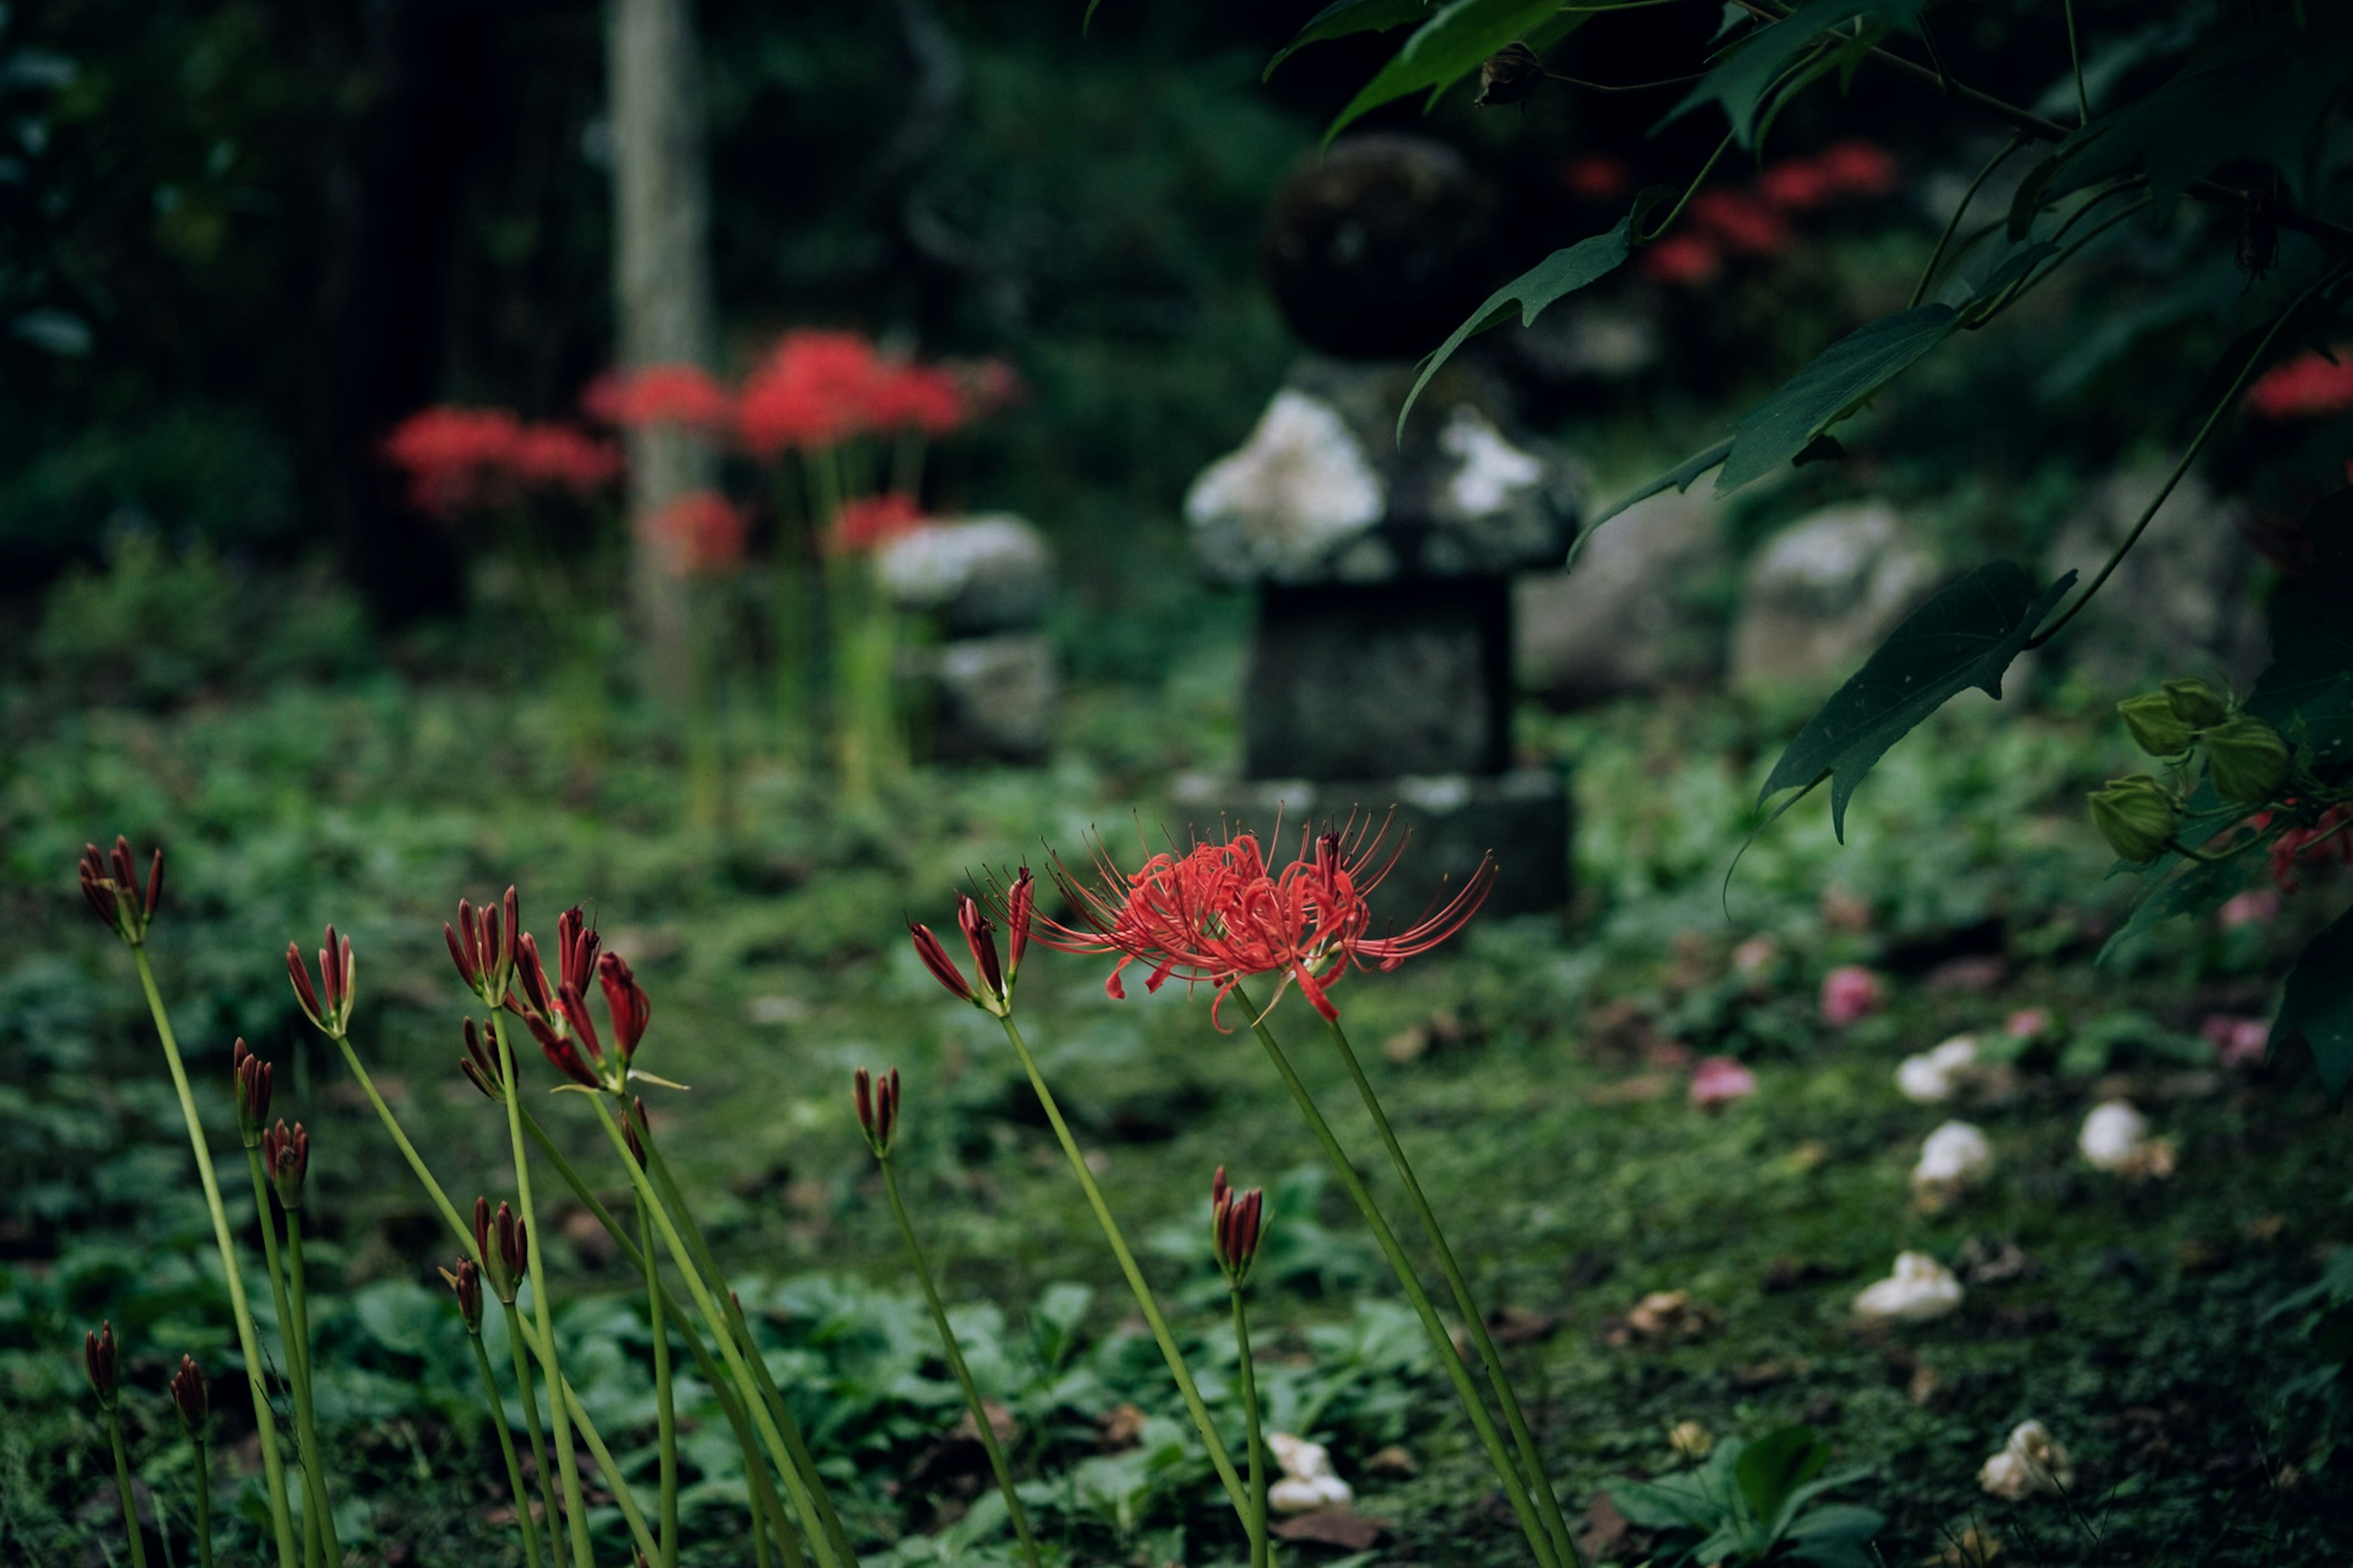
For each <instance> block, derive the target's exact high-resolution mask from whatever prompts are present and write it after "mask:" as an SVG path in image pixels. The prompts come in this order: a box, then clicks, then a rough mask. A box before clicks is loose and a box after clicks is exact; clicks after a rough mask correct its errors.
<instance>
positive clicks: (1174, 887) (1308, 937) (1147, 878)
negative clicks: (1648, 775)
mask: <svg viewBox="0 0 2353 1568" xmlns="http://www.w3.org/2000/svg"><path fill="white" fill-rule="evenodd" d="M1386 838H1387V826H1386V825H1384V826H1382V827H1380V828H1379V829H1377V830H1376V829H1374V828H1373V827H1372V826H1371V825H1370V824H1366V825H1364V826H1358V827H1356V828H1354V829H1353V830H1352V831H1349V832H1345V833H1325V834H1324V835H1322V836H1320V837H1318V836H1314V835H1312V834H1302V835H1301V841H1300V852H1299V856H1298V858H1296V859H1294V860H1293V861H1292V862H1291V864H1289V865H1288V866H1285V867H1283V868H1282V869H1281V870H1276V869H1273V868H1271V866H1270V865H1269V863H1268V862H1267V859H1266V858H1265V855H1264V853H1263V851H1262V850H1261V848H1260V846H1259V841H1258V839H1257V837H1256V836H1254V835H1252V834H1248V833H1238V834H1235V835H1234V836H1233V837H1230V838H1229V839H1227V840H1226V841H1225V842H1223V843H1201V844H1196V845H1195V846H1194V847H1192V848H1191V849H1189V850H1187V852H1185V853H1184V854H1181V855H1178V854H1173V853H1164V854H1159V855H1155V856H1153V857H1152V858H1150V859H1149V860H1147V861H1145V863H1144V865H1143V866H1142V867H1141V868H1138V869H1136V870H1135V871H1134V872H1130V873H1123V872H1121V871H1120V869H1119V868H1118V867H1117V866H1116V865H1115V864H1113V862H1112V860H1111V858H1110V857H1109V856H1108V854H1105V853H1099V854H1098V856H1097V860H1096V866H1095V871H1096V880H1095V882H1094V883H1093V884H1092V885H1090V884H1088V883H1086V882H1084V881H1082V880H1081V879H1078V878H1076V877H1073V876H1071V875H1070V874H1069V873H1068V871H1067V870H1066V869H1064V868H1061V867H1060V866H1057V868H1056V879H1057V880H1058V881H1060V883H1061V885H1062V889H1063V892H1064V894H1065V895H1066V896H1067V897H1068V898H1069V900H1070V901H1071V907H1072V908H1073V909H1074V910H1077V921H1078V923H1077V924H1075V925H1064V924H1061V923H1060V922H1058V921H1049V920H1044V919H1040V920H1039V921H1038V940H1039V941H1040V942H1044V943H1045V944H1046V945H1047V946H1049V947H1052V948H1056V949H1059V950H1060V951H1061V952H1083V953H1115V954H1117V955H1118V957H1119V962H1118V963H1116V964H1114V965H1113V968H1112V972H1111V974H1110V977H1109V978H1108V979H1107V980H1106V981H1105V982H1104V986H1103V988H1104V990H1106V991H1107V992H1109V993H1110V994H1112V995H1113V996H1114V997H1124V995H1126V994H1127V993H1126V991H1125V990H1124V987H1123V985H1122V983H1121V978H1120V975H1121V971H1123V970H1124V969H1125V968H1126V967H1127V966H1128V965H1129V964H1131V963H1144V964H1145V965H1147V966H1148V970H1149V973H1147V974H1146V976H1145V989H1146V990H1148V991H1156V990H1158V989H1159V988H1160V987H1161V986H1162V985H1164V984H1166V983H1167V982H1168V981H1169V980H1171V979H1177V980H1183V981H1186V982H1187V983H1202V984H1208V985H1210V986H1211V987H1212V988H1214V990H1215V992H1216V1000H1215V1002H1213V1003H1212V1005H1211V1007H1210V1016H1211V1018H1212V1019H1213V1020H1214V1019H1215V1018H1216V1016H1217V1010H1218V1006H1219V1005H1222V1004H1223V1003H1224V1001H1225V998H1226V996H1227V994H1229V993H1230V992H1231V991H1232V990H1233V988H1234V987H1235V986H1236V985H1238V984H1240V983H1241V982H1242V981H1243V980H1244V979H1246V978H1248V977H1250V976H1251V975H1256V974H1273V975H1277V976H1279V979H1278V982H1277V984H1276V987H1275V993H1274V994H1275V996H1276V997H1280V996H1281V995H1282V991H1283V989H1284V988H1286V987H1288V986H1290V985H1292V984H1297V985H1298V987H1299V989H1300V993H1301V994H1303V995H1304V996H1305V997H1306V998H1307V1000H1308V1002H1309V1003H1310V1004H1311V1005H1313V1006H1314V1008H1315V1010H1316V1011H1317V1012H1318V1013H1320V1014H1322V1015H1323V1016H1324V1017H1326V1018H1330V1019H1336V1018H1338V1017H1339V1016H1340V1014H1339V1009H1338V1008H1337V1007H1335V1006H1334V1005H1333V1003H1332V999H1331V996H1330V994H1329V991H1330V988H1331V986H1332V985H1333V984H1335V982H1337V981H1338V980H1339V978H1340V977H1341V976H1342V975H1343V974H1345V973H1347V972H1348V970H1349V969H1351V968H1366V967H1378V968H1381V969H1394V968H1396V967H1397V966H1398V964H1400V963H1404V962H1405V961H1406V960H1407V959H1408V958H1410V957H1412V956H1413V955H1415V954H1416V953H1420V952H1428V951H1429V950H1430V949H1431V948H1433V947H1436V946H1437V945H1438V944H1439V943H1440V942H1444V941H1446V940H1447V939H1448V938H1449V937H1451V936H1452V935H1453V934H1454V933H1455V932H1456V931H1460V930H1461V929H1462V926H1463V924H1464V923H1465V922H1466V921H1469V920H1470V919H1471V917H1472V915H1473V914H1475V913H1477V912H1478V909H1479V906H1480V904H1481V903H1482V902H1483V901H1484V900H1485V899H1486V896H1487V891H1488V889H1489V888H1490V887H1491V886H1492V885H1493V881H1494V864H1493V861H1492V860H1488V861H1482V862H1481V863H1480V867H1479V869H1478V871H1477V872H1476V873H1475V874H1474V875H1473V876H1472V878H1471V879H1470V880H1469V881H1468V882H1467V883H1466V884H1464V886H1463V887H1462V889H1461V891H1459V892H1458V893H1456V895H1455V896H1454V897H1453V898H1452V899H1451V900H1448V901H1447V902H1446V903H1445V904H1443V905H1441V906H1440V907H1438V908H1436V909H1433V910H1431V911H1430V912H1429V913H1427V914H1425V915H1424V916H1423V917H1422V919H1421V920H1420V921H1419V922H1417V923H1416V924H1415V925H1413V926H1412V927H1410V928H1409V929H1408V930H1406V931H1399V932H1396V933H1394V934H1392V935H1388V936H1382V937H1376V936H1374V935H1372V934H1371V933H1372V914H1371V910H1370V909H1369V907H1368V904H1367V900H1368V898H1369V896H1370V895H1371V893H1372V892H1373V890H1374V889H1376V888H1377V887H1378V886H1379V884H1380V881H1381V879H1382V878H1383V877H1385V876H1387V875H1388V869H1389V868H1390V867H1391V866H1392V865H1393V864H1395V862H1396V859H1397V852H1396V850H1394V849H1391V850H1387V851H1384V848H1383V845H1384V842H1385V840H1386ZM1268 1005H1270V1006H1271V1005H1272V998H1270V1000H1269V1003H1268Z"/></svg>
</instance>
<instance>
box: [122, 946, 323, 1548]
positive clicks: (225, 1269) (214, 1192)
mask: <svg viewBox="0 0 2353 1568" xmlns="http://www.w3.org/2000/svg"><path fill="white" fill-rule="evenodd" d="M131 957H132V962H133V963H136V964H137V965H138V968H139V985H140V989H141V990H142V991H144V992H145V993H146V994H147V1011H148V1013H149V1015H150V1016H152V1017H153V1019H154V1021H155V1037H156V1038H157V1039H159V1040H161V1041H162V1042H163V1044H164V1062H165V1063H166V1064H167V1065H168V1066H169V1067H170V1068H171V1069H172V1087H173V1089H174V1090H175V1091H177V1093H178V1094H179V1097H180V1115H181V1117H182V1118H183V1119H184V1120H185V1121H186V1122H187V1124H188V1142H189V1145H190V1146H191V1147H192V1148H193V1149H194V1150H195V1155H196V1176H197V1178H198V1180H199V1181H200V1182H202V1184H203V1185H204V1190H205V1206H206V1208H207V1209H209V1210H210V1211H211V1212H212V1221H213V1242H214V1245H215V1246H216V1247H218V1248H219V1250H220V1260H221V1273H222V1276H223V1277H224V1278H225V1279H227V1282H228V1304H229V1312H230V1315H231V1316H232V1317H233V1318H235V1319H236V1321H237V1353H238V1354H239V1355H241V1356H242V1357H244V1359H245V1385H246V1390H247V1392H248V1394H251V1395H252V1397H253V1423H254V1425H255V1426H257V1427H259V1429H260V1434H261V1469H262V1479H263V1482H264V1485H265V1488H266V1489H267V1491H268V1494H269V1524H270V1529H271V1531H273V1533H274V1534H275V1536H276V1538H277V1542H278V1562H279V1568H295V1563H296V1562H297V1561H298V1560H299V1558H300V1557H301V1551H300V1549H299V1548H298V1547H297V1546H296V1544H295V1536H294V1521H293V1517H292V1514H291V1513H290V1510H288V1508H287V1506H286V1467H285V1460H284V1459H283V1458H281V1457H280V1454H279V1452H278V1417H277V1416H276V1415H275V1414H273V1413H272V1412H271V1410H270V1408H269V1388H268V1386H267V1385H266V1384H265V1383H264V1381H263V1374H262V1370H261V1369H262V1362H261V1342H260V1336H259V1335H258V1334H257V1333H255V1332H254V1328H253V1311H252V1309H251V1308H249V1307H248V1305H247V1304H246V1300H245V1279H244V1278H243V1276H241V1275H240V1274H239V1273H238V1272H237V1243H236V1242H235V1240H234V1239H232V1238H231V1237H230V1236H229V1230H228V1210H227V1208H225V1207H224V1206H223V1205H222V1204H221V1195H220V1183H219V1181H218V1180H216V1178H215V1177H214V1175H213V1157H212V1151H211V1150H209V1149H208V1148H206V1145H205V1126H204V1122H203V1121H200V1120H199V1119H198V1118H197V1115H196V1097H195V1092H194V1091H193V1090H192V1089H189V1087H188V1069H187V1067H186V1065H185V1063H183V1062H182V1061H181V1059H180V1042H179V1039H178V1037H175V1036H174V1034H173V1033H172V1020H171V1018H170V1016H168V1015H166V1014H165V1013H164V995H163V993H162V992H160V991H158V990H157V989H156V987H155V971H154V969H153V966H151V965H150V964H149V963H148V962H147V948H146V945H145V944H144V943H143V942H133V943H132V944H131Z"/></svg>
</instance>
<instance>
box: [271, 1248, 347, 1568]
mask: <svg viewBox="0 0 2353 1568" xmlns="http://www.w3.org/2000/svg"><path fill="white" fill-rule="evenodd" d="M262 1234H263V1235H264V1236H267V1235H269V1221H268V1220H267V1219H264V1220H263V1221H262ZM286 1277H287V1279H289V1280H290V1282H291V1283H292V1286H293V1291H294V1325H293V1331H292V1336H291V1338H290V1341H289V1344H290V1347H291V1350H290V1355H289V1359H290V1360H291V1361H292V1362H293V1363H294V1430H295V1435H296V1436H297V1437H298V1438H299V1440H300V1441H301V1445H302V1490H303V1493H304V1495H305V1496H306V1497H307V1498H308V1499H309V1501H308V1502H307V1503H306V1504H305V1505H304V1508H303V1511H304V1512H305V1513H311V1514H315V1515H317V1516H318V1521H319V1522H318V1525H317V1542H318V1547H319V1553H320V1556H321V1557H322V1558H323V1559H324V1560H325V1561H326V1562H327V1563H329V1564H331V1565H332V1568H341V1565H342V1563H343V1543H342V1542H339V1541H337V1540H336V1539H335V1510H334V1505H333V1504H332V1503H331V1502H329V1501H328V1500H327V1456H326V1452H325V1450H324V1449H322V1448H321V1447H319V1422H318V1415H317V1406H316V1405H314V1404H313V1403H312V1401H311V1295H310V1290H309V1289H308V1287H307V1285H306V1284H305V1282H304V1279H303V1269H302V1211H301V1209H300V1208H290V1209H288V1210H287V1211H286Z"/></svg>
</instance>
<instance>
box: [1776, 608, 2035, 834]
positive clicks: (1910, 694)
mask: <svg viewBox="0 0 2353 1568" xmlns="http://www.w3.org/2000/svg"><path fill="white" fill-rule="evenodd" d="M2074 581H2075V574H2073V572H2070V573H2068V574H2066V575H2065V576H2063V577H2062V578H2060V579H2059V580H2058V581H2057V582H2055V583H2053V584H2051V585H2050V586H2049V587H2047V588H2045V589H2044V590H2042V593H2041V594H2040V595H2037V594H2036V593H2035V592H2034V582H2033V579H2032V578H2031V577H2029V576H2028V575H2027V574H2026V571H2025V568H2023V567H2021V566H2020V565H2019V564H2018V563H2015V562H2010V561H1994V562H1989V563H1987V564H1985V565H1983V566H1980V567H1978V569H1977V570H1976V571H1974V572H1972V573H1970V574H1968V576H1966V577H1964V578H1962V579H1961V580H1960V581H1959V582H1957V583H1955V584H1952V585H1951V586H1949V587H1947V588H1945V589H1942V590H1941V591H1939V592H1938V593H1937V594H1936V596H1935V597H1934V598H1932V599H1930V600H1929V601H1928V602H1927V603H1926V604H1925V605H1921V606H1920V607H1919V608H1918V609H1916V610H1915V611H1913V612H1912V614H1911V615H1909V616H1906V617H1905V620H1904V624H1903V625H1901V626H1897V627H1896V628H1895V630H1894V632H1893V633H1892V634H1891V635H1890V636H1889V637H1888V639H1887V640H1886V642H1884V643H1883V644H1882V645H1880V648H1879V651H1878V652H1876V653H1874V654H1873V655H1872V656H1871V658H1870V659H1869V660H1868V661H1867V662H1866V663H1865V664H1864V665H1863V667H1862V669H1860V670H1858V671H1856V673H1855V675H1854V678H1853V679H1851V680H1849V681H1848V682H1847V683H1846V684H1845V685H1844V686H1841V687H1840V688H1839V689H1838V691H1837V692H1836V694H1834V695H1833V696H1832V697H1831V700H1829V701H1828V702H1825V703H1823V704H1822V709H1821V711H1820V712H1819V713H1817V714H1815V715H1814V716H1813V718H1812V720H1811V721H1809V722H1808V723H1807V725H1806V727H1805V729H1804V730H1803V731H1800V732H1799V735H1798V738H1797V739H1796V740H1795V741H1792V742H1789V749H1788V751H1786V752H1783V753H1782V754H1781V760H1780V761H1779V762H1778V763H1774V764H1773V772H1772V773H1771V775H1770V776H1769V777H1767V779H1766V781H1765V787H1764V789H1763V790H1761V791H1760V792H1758V795H1757V802H1758V804H1759V805H1762V804H1763V803H1764V801H1765V800H1766V799H1767V797H1768V796H1770V795H1774V794H1776V793H1777V792H1778V791H1781V790H1785V789H1791V788H1795V787H1798V786H1799V785H1807V784H1814V783H1816V782H1817V781H1819V780H1820V779H1821V778H1823V777H1825V776H1828V777H1829V778H1830V780H1831V826H1833V827H1834V828H1835V829H1836V830H1837V833H1838V836H1839V840H1840V842H1841V843H1843V842H1845V839H1846V803H1847V801H1848V799H1849V798H1850V797H1851V796H1852V795H1853V794H1854V790H1855V786H1856V785H1857V784H1861V783H1862V780H1863V777H1864V775H1865V774H1867V773H1870V772H1871V769H1872V767H1873V764H1874V763H1877V762H1878V761H1879V759H1880V758H1881V757H1883V756H1884V755H1886V753H1887V749H1888V748H1889V747H1890V746H1893V745H1894V744H1895V742H1897V741H1899V740H1902V739H1903V738H1904V736H1905V733H1906V732H1907V731H1910V730H1911V729H1912V727H1913V726H1914V725H1915V724H1917V723H1919V722H1920V721H1921V720H1923V719H1926V717H1927V716H1928V715H1929V714H1931V713H1933V712H1935V711H1936V710H1937V709H1938V708H1941V707H1942V706H1944V704H1945V703H1946V702H1947V700H1950V699H1951V698H1953V697H1954V696H1956V695H1957V694H1958V693H1959V692H1961V691H1962V690H1963V689H1966V688H1968V687H1971V686H1974V687H1977V688H1978V689H1980V690H1982V691H1984V692H1985V694H1986V695H1987V696H1989V697H1990V698H1992V699H1994V700H1996V701H2000V700H2001V678H2002V673H2003V672H2004V671H2005V670H2007V669H2009V668H2010V661H2011V660H2012V659H2014V658H2017V657H2018V655H2019V652H2020V650H2021V649H2022V648H2023V647H2025V646H2026V639H2027V638H2028V637H2031V636H2033V635H2034V630H2035V628H2036V627H2037V626H2041V625H2042V621H2043V619H2044V617H2045V616H2049V615H2050V613H2051V611H2052V607H2053V606H2055V605H2057V604H2058V603H2059V601H2060V600H2061V599H2062V598H2063V597H2064V596H2065V595H2066V593H2067V590H2068V588H2069V587H2071V586H2072V585H2073V584H2074Z"/></svg>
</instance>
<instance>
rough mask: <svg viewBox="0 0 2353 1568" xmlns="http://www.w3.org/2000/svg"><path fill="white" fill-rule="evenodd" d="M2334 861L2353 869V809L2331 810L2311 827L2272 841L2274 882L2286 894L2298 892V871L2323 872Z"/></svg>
mask: <svg viewBox="0 0 2353 1568" xmlns="http://www.w3.org/2000/svg"><path fill="white" fill-rule="evenodd" d="M2265 815H2266V816H2268V814H2267V813H2266V814H2265ZM2331 861H2335V862H2336V863H2337V866H2339V867H2340V868H2341V867H2347V866H2353V805H2337V806H2331V807H2330V808H2329V809H2328V811H2327V813H2326V814H2325V815H2323V816H2322V817H2321V818H2320V820H2319V821H2317V822H2316V823H2314V824H2313V825H2312V826H2310V827H2291V828H2289V829H2288V830H2287V831H2286V832H2284V833H2283V834H2281V835H2280V836H2279V837H2277V838H2275V839H2274V840H2273V841H2272V880H2273V882H2274V883H2275V884H2276V885H2277V886H2278V888H2279V890H2280V891H2281V892H2283V893H2293V892H2295V890H2296V886H2297V883H2296V878H2295V874H2296V872H2297V870H2299V869H2303V870H2307V871H2311V870H2320V869H2323V868H2326V867H2327V865H2328V864H2329V862H2331Z"/></svg>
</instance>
